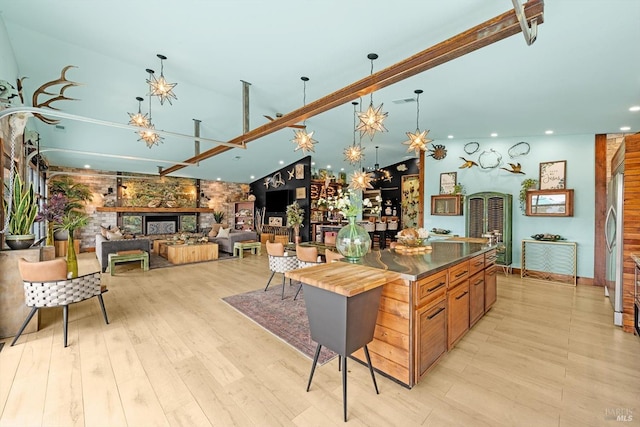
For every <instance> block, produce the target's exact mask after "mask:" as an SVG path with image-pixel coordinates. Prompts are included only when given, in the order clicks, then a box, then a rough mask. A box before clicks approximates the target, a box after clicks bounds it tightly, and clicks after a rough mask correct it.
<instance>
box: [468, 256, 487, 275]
mask: <svg viewBox="0 0 640 427" xmlns="http://www.w3.org/2000/svg"><path fill="white" fill-rule="evenodd" d="M480 270H484V254H481V255H478V256H474V257H473V258H471V259H470V260H469V275H471V276H472V275H474V274H476V273H477V272H478V271H480Z"/></svg>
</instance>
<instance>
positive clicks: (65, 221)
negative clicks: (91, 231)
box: [58, 209, 89, 278]
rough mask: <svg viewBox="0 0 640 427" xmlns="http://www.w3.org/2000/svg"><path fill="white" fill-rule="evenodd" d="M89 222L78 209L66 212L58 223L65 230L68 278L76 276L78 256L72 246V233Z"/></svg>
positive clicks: (87, 217)
mask: <svg viewBox="0 0 640 427" xmlns="http://www.w3.org/2000/svg"><path fill="white" fill-rule="evenodd" d="M88 223H89V216H87V215H86V214H85V213H84V212H81V211H78V210H75V209H74V210H70V211H68V212H66V213H65V214H64V215H63V217H62V220H61V221H60V224H59V227H58V228H59V229H60V230H64V231H67V272H68V273H69V276H68V277H69V278H74V277H78V258H77V256H76V249H75V247H74V237H73V233H74V232H75V231H76V230H77V229H79V228H82V227H84V226H86V225H87V224H88Z"/></svg>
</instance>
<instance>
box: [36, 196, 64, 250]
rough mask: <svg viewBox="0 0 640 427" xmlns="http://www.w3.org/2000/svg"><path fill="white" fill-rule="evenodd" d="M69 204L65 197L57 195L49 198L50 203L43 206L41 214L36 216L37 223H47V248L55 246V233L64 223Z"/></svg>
mask: <svg viewBox="0 0 640 427" xmlns="http://www.w3.org/2000/svg"><path fill="white" fill-rule="evenodd" d="M67 204H68V200H67V198H66V197H65V195H64V194H62V193H56V194H54V195H52V196H51V197H50V198H49V201H47V202H46V203H45V204H44V205H42V208H41V209H40V212H39V213H38V215H36V222H38V221H46V222H47V246H53V241H54V237H53V232H54V230H55V229H56V228H57V227H58V225H59V224H60V223H61V222H62V217H63V216H64V213H65V209H66V207H67Z"/></svg>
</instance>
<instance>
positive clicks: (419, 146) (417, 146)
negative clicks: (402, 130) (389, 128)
mask: <svg viewBox="0 0 640 427" xmlns="http://www.w3.org/2000/svg"><path fill="white" fill-rule="evenodd" d="M414 93H415V94H416V95H417V97H416V105H417V108H416V110H417V112H416V131H415V132H413V133H412V132H406V134H407V137H408V138H409V139H408V140H407V141H404V142H403V144H404V145H408V146H409V148H407V151H411V150H413V151H415V153H416V156H417V155H419V154H420V150H422V151H427V144H428V143H430V142H432V141H433V140H432V139H428V138H427V134H428V133H429V131H428V130H425V131H422V132H421V131H420V124H419V122H420V94H421V93H422V90H421V89H416V90H415V91H414Z"/></svg>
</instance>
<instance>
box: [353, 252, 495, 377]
mask: <svg viewBox="0 0 640 427" xmlns="http://www.w3.org/2000/svg"><path fill="white" fill-rule="evenodd" d="M431 246H432V248H433V250H432V251H430V252H427V253H424V254H415V255H414V254H402V253H396V252H395V251H394V250H393V249H385V250H380V251H371V252H369V253H368V254H367V255H366V256H365V257H364V258H363V259H362V260H361V261H360V262H359V264H361V265H365V266H368V267H374V268H378V269H382V270H388V271H390V272H395V273H399V275H398V278H397V279H395V280H393V281H390V282H388V283H386V284H385V285H384V286H383V289H382V296H381V300H380V307H379V309H378V317H377V320H376V328H375V331H374V339H373V341H372V342H371V343H370V344H369V346H368V347H369V352H370V354H371V359H372V363H373V366H374V367H375V368H376V370H377V371H379V372H381V373H382V374H384V375H386V376H388V377H391V378H393V379H395V380H396V381H397V382H399V383H401V384H403V385H405V386H407V387H409V388H410V387H412V386H414V385H415V384H417V383H418V382H419V381H420V380H421V379H422V378H423V377H424V376H425V375H426V374H427V373H428V371H429V370H430V369H431V368H432V367H433V366H435V364H436V363H437V362H438V361H439V360H440V358H441V357H442V356H443V355H444V354H445V353H446V352H447V351H448V350H450V349H452V348H453V347H454V346H455V344H456V343H457V342H458V341H459V340H460V339H461V338H462V337H463V336H464V334H465V333H466V332H467V331H468V330H469V328H470V327H472V326H473V325H474V324H475V323H476V322H477V321H478V320H480V318H481V317H482V316H483V315H484V313H485V312H486V311H487V310H489V309H490V308H491V306H492V305H493V303H494V302H495V301H496V267H495V265H494V263H495V258H496V249H495V246H487V245H486V244H481V243H472V242H458V241H447V240H443V241H435V242H431ZM352 356H353V357H355V358H356V359H359V360H361V361H363V362H365V361H366V357H365V354H364V351H362V350H358V351H356V352H355V353H353V355H352Z"/></svg>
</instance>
